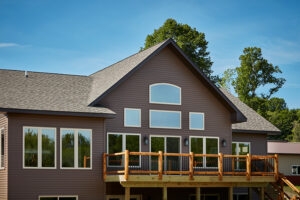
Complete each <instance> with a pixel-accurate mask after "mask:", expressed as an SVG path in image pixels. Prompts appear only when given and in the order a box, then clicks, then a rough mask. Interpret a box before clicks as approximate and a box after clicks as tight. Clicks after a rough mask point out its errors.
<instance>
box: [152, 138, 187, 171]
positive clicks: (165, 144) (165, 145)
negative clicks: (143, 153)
mask: <svg viewBox="0 0 300 200" xmlns="http://www.w3.org/2000/svg"><path fill="white" fill-rule="evenodd" d="M153 137H161V138H164V152H165V153H167V138H168V137H169V138H171V137H173V138H179V153H181V136H176V135H150V141H149V142H150V143H149V152H151V139H152V138H153ZM155 153H157V152H155ZM164 157H166V156H164ZM163 163H164V164H163V165H164V166H163V168H164V170H165V169H166V168H167V162H163ZM149 169H151V156H149ZM180 170H182V157H181V159H180Z"/></svg>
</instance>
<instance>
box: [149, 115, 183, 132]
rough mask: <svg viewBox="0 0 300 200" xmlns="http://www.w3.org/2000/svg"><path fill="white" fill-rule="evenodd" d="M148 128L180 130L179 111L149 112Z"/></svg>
mask: <svg viewBox="0 0 300 200" xmlns="http://www.w3.org/2000/svg"><path fill="white" fill-rule="evenodd" d="M150 128H171V129H180V128H181V112H180V111H161V110H150Z"/></svg>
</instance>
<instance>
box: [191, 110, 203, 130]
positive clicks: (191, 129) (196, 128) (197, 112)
mask: <svg viewBox="0 0 300 200" xmlns="http://www.w3.org/2000/svg"><path fill="white" fill-rule="evenodd" d="M192 114H202V115H203V128H192V127H191V125H192V120H191V115H192ZM189 128H190V130H200V131H203V130H205V114H204V113H203V112H189Z"/></svg>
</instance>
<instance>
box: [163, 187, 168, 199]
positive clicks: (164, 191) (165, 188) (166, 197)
mask: <svg viewBox="0 0 300 200" xmlns="http://www.w3.org/2000/svg"><path fill="white" fill-rule="evenodd" d="M163 200H168V189H167V187H163Z"/></svg>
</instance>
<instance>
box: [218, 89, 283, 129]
mask: <svg viewBox="0 0 300 200" xmlns="http://www.w3.org/2000/svg"><path fill="white" fill-rule="evenodd" d="M220 89H221V91H222V92H223V93H224V94H225V95H226V96H227V98H228V99H229V100H230V101H231V102H232V103H233V104H234V105H235V106H236V107H237V108H238V109H239V110H240V111H241V112H242V113H243V114H244V115H245V116H246V117H247V121H246V122H242V123H236V124H232V130H233V131H234V132H253V133H255V132H256V133H271V134H272V133H273V134H278V133H279V132H280V130H279V129H278V128H276V127H275V126H274V125H273V124H271V122H269V121H268V120H266V119H265V118H263V117H262V116H261V115H260V114H258V113H257V112H255V111H254V110H253V109H252V108H250V107H249V106H247V105H246V104H245V103H243V102H242V101H240V100H239V99H238V98H237V97H235V96H233V95H232V94H231V93H230V92H228V91H227V90H226V89H224V88H220Z"/></svg>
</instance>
